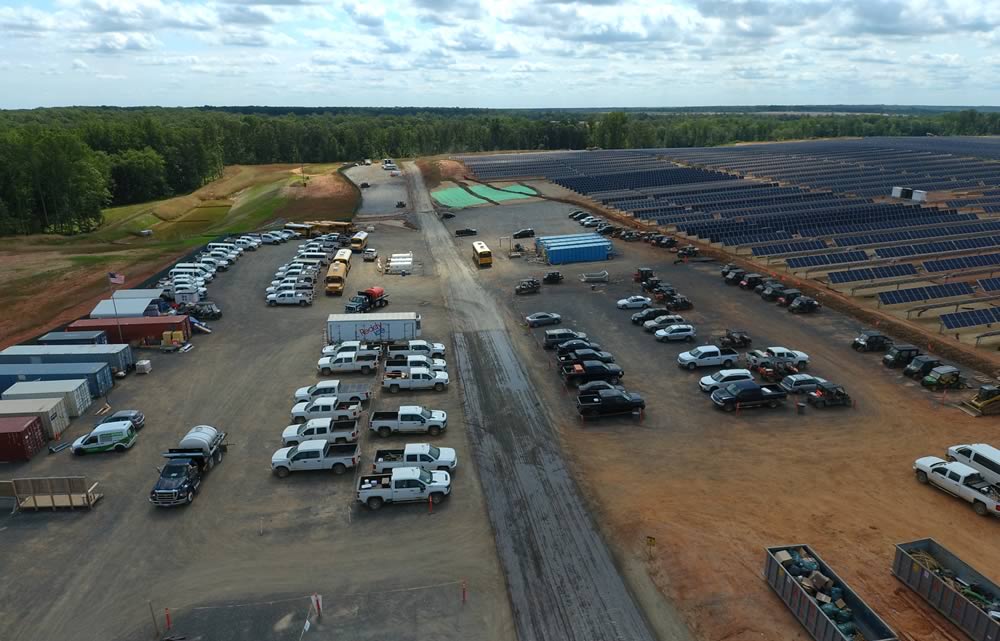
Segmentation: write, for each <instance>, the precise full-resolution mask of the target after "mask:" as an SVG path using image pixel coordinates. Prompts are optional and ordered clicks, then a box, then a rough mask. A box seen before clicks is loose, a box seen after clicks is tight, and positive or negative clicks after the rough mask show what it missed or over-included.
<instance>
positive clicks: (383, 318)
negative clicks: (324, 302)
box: [326, 312, 421, 343]
mask: <svg viewBox="0 0 1000 641" xmlns="http://www.w3.org/2000/svg"><path fill="white" fill-rule="evenodd" d="M420 322H421V318H420V314H417V313H416V312H389V313H368V314H330V315H329V316H328V317H327V319H326V340H327V342H328V343H340V342H343V341H362V342H371V343H386V342H390V341H401V340H410V339H413V338H420Z"/></svg>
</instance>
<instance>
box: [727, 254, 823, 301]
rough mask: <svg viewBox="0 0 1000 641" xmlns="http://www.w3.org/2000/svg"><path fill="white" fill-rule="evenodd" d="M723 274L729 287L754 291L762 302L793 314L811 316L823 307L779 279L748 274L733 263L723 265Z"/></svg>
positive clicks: (752, 273) (753, 273)
mask: <svg viewBox="0 0 1000 641" xmlns="http://www.w3.org/2000/svg"><path fill="white" fill-rule="evenodd" d="M721 274H722V278H723V280H724V281H725V283H726V284H727V285H737V286H739V288H740V289H744V290H748V291H749V290H752V291H753V292H754V293H756V294H758V295H760V297H761V299H762V300H766V301H768V302H775V303H777V304H778V306H780V307H785V308H787V309H788V311H789V312H790V313H792V314H809V313H812V312H817V311H819V310H820V309H822V307H823V305H822V304H821V303H820V302H819V301H817V300H816V299H815V298H811V297H809V296H806V295H805V294H803V293H802V292H801V291H800V290H798V289H795V288H794V287H790V286H788V285H785V284H784V283H783V282H781V280H780V279H778V278H771V277H767V276H764V275H763V274H758V273H755V272H747V271H746V270H745V269H742V268H740V267H738V266H736V265H734V264H733V263H727V264H726V265H723V267H722V270H721Z"/></svg>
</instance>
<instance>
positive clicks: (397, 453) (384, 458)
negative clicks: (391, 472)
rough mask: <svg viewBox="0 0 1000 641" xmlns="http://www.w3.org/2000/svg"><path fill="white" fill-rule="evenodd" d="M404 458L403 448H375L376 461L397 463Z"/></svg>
mask: <svg viewBox="0 0 1000 641" xmlns="http://www.w3.org/2000/svg"><path fill="white" fill-rule="evenodd" d="M402 460H403V450H375V462H376V463H396V462H398V461H402Z"/></svg>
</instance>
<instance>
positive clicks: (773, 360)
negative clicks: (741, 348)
mask: <svg viewBox="0 0 1000 641" xmlns="http://www.w3.org/2000/svg"><path fill="white" fill-rule="evenodd" d="M779 363H782V364H788V365H794V366H795V367H797V368H798V369H803V368H804V367H806V366H807V365H809V354H806V353H805V352H799V351H796V350H794V349H786V348H784V347H768V348H767V349H765V350H759V349H755V350H753V351H751V352H747V364H748V365H749V366H750V369H755V368H757V367H761V366H764V367H771V366H773V365H777V364H779Z"/></svg>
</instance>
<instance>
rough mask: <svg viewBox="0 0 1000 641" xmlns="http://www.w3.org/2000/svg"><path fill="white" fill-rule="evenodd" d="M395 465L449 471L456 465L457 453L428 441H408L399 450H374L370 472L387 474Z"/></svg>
mask: <svg viewBox="0 0 1000 641" xmlns="http://www.w3.org/2000/svg"><path fill="white" fill-rule="evenodd" d="M397 467H419V468H422V469H425V470H428V471H431V472H433V471H434V470H440V471H444V472H450V471H451V470H454V469H455V468H456V467H458V455H457V454H456V453H455V450H454V449H452V448H450V447H435V446H433V445H431V444H430V443H408V444H407V445H406V447H404V448H403V449H401V450H375V458H374V459H373V460H372V473H374V474H387V473H389V472H390V471H391V470H393V469H394V468H397Z"/></svg>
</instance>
